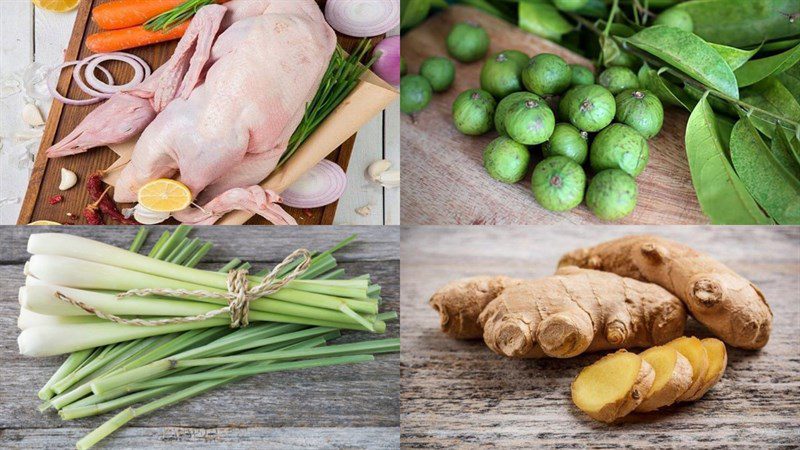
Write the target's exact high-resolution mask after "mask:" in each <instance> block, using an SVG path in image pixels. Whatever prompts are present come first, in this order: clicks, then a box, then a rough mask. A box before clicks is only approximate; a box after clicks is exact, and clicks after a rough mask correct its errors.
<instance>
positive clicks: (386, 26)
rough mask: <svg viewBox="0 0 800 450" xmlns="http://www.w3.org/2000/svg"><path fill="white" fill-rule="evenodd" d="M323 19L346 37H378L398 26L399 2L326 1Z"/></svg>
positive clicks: (383, 0)
mask: <svg viewBox="0 0 800 450" xmlns="http://www.w3.org/2000/svg"><path fill="white" fill-rule="evenodd" d="M325 19H327V21H328V23H329V24H330V25H331V27H333V29H335V30H336V31H338V32H340V33H343V34H346V35H348V36H353V37H371V36H378V35H380V34H384V33H386V32H388V31H390V30H391V29H393V28H394V27H396V26H398V25H399V24H400V0H381V1H375V0H328V2H327V3H326V4H325Z"/></svg>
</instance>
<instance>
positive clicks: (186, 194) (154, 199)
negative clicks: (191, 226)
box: [138, 178, 192, 212]
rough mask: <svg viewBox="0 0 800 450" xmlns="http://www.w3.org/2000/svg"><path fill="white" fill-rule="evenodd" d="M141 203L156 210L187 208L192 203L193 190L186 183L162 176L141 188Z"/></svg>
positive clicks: (151, 209)
mask: <svg viewBox="0 0 800 450" xmlns="http://www.w3.org/2000/svg"><path fill="white" fill-rule="evenodd" d="M138 197H139V204H140V205H142V206H143V207H145V208H147V209H149V210H150V211H155V212H173V211H180V210H182V209H186V208H187V207H188V206H189V205H191V204H192V192H191V191H189V188H188V187H186V185H185V184H183V183H181V182H179V181H175V180H171V179H169V178H160V179H158V180H153V181H151V182H149V183H147V184H145V185H144V186H142V187H141V188H140V189H139V193H138Z"/></svg>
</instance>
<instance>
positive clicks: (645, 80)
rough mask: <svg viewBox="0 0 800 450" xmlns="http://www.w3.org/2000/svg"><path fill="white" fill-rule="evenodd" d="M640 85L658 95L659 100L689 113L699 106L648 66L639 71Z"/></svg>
mask: <svg viewBox="0 0 800 450" xmlns="http://www.w3.org/2000/svg"><path fill="white" fill-rule="evenodd" d="M639 83H641V84H642V87H643V88H644V89H646V90H648V91H650V92H652V93H654V94H655V95H656V97H658V99H659V100H661V101H662V102H664V103H668V104H670V105H673V106H682V107H684V108H686V110H687V111H690V112H691V111H692V110H693V109H694V106H695V105H696V104H697V102H696V101H694V100H692V98H691V97H689V96H688V95H686V93H685V92H683V91H682V90H681V88H679V87H678V86H676V85H674V84H672V83H671V82H669V81H667V80H665V79H664V78H662V77H661V76H660V75H658V72H656V71H655V70H653V69H651V68H650V67H648V66H647V65H646V64H645V65H644V66H642V67H641V68H640V69H639Z"/></svg>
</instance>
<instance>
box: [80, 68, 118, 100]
mask: <svg viewBox="0 0 800 450" xmlns="http://www.w3.org/2000/svg"><path fill="white" fill-rule="evenodd" d="M86 61H87V60H86V59H83V60H81V61H79V62H78V64H75V68H74V69H72V79H73V80H75V84H77V85H78V88H80V90H82V91H83V92H85V93H87V94H89V95H91V96H92V97H95V98H111V96H112V95H113V94H110V93H106V92H99V91H96V90H94V89H92V88H91V87H89V85H88V84H87V83H86V82H85V81H83V76H81V70H82V69H83V66H85V65H86ZM98 68H99V69H100V71H101V72H103V74H105V75H106V78H108V82H109V83H112V84H113V83H114V77H113V76H112V75H111V72H109V71H108V69H106V68H105V67H102V66H101V67H98ZM88 73H89V69H86V70H85V71H84V74H88Z"/></svg>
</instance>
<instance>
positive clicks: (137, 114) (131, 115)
mask: <svg viewBox="0 0 800 450" xmlns="http://www.w3.org/2000/svg"><path fill="white" fill-rule="evenodd" d="M335 48H336V35H335V33H334V31H333V30H332V29H331V28H330V26H329V25H328V24H327V22H325V18H324V17H323V15H322V12H321V11H320V9H319V7H318V6H317V4H316V2H315V1H314V0H233V1H231V2H229V3H226V4H225V5H224V6H223V5H209V6H205V7H203V8H202V9H200V11H198V13H197V14H196V15H195V17H194V18H193V19H192V21H191V24H190V26H189V29H188V30H187V32H186V34H185V35H184V36H183V38H182V39H181V40H180V42H179V43H178V46H177V48H176V50H175V53H174V54H173V56H172V57H171V58H170V59H169V61H167V62H166V63H165V64H164V65H163V66H161V67H159V68H158V70H156V71H155V72H153V74H152V75H151V76H150V77H149V78H147V79H146V80H145V81H144V82H143V83H142V84H141V85H139V86H137V87H136V88H135V89H132V90H130V91H126V92H121V93H118V94H116V95H114V96H113V97H111V98H110V99H109V100H108V101H106V102H105V103H104V104H103V105H100V106H99V107H98V108H97V109H95V110H94V111H92V112H91V113H90V114H89V115H87V117H86V119H84V121H83V122H82V123H81V124H80V125H78V127H77V128H76V129H75V130H74V131H73V132H72V133H70V134H69V135H68V136H67V137H65V138H64V139H63V140H62V141H61V142H59V143H57V144H56V145H54V146H53V147H51V148H49V149H48V150H47V156H48V157H60V156H66V155H72V154H76V153H81V152H84V151H86V150H88V149H90V148H93V147H99V146H104V145H109V144H115V143H120V142H124V141H126V140H128V139H130V138H132V137H134V136H136V135H137V134H138V133H140V132H141V133H142V134H141V136H140V138H139V140H138V142H137V143H136V147H135V149H134V152H133V155H132V158H131V161H130V163H128V164H127V165H126V166H125V168H124V169H123V170H122V173H121V174H120V178H119V180H118V182H117V184H116V189H115V191H114V200H116V201H118V202H133V201H135V200H136V193H137V191H138V190H139V187H141V186H142V185H144V184H145V183H147V182H149V181H151V180H154V179H157V178H173V177H175V176H176V175H177V179H178V180H179V181H181V182H182V183H184V184H186V186H188V187H189V189H190V190H191V192H192V194H193V195H194V196H195V203H198V204H202V205H206V204H208V205H209V206H210V208H208V209H207V208H205V207H204V208H202V209H199V210H198V211H192V210H187V211H182V212H181V213H180V214H176V217H177V218H178V219H179V220H180V219H181V218H184V219H186V220H188V221H191V222H198V221H199V222H202V223H213V221H215V220H216V219H218V218H219V217H220V214H219V211H225V210H228V211H229V210H233V209H248V210H249V211H251V212H253V213H256V214H259V215H261V216H263V217H265V218H267V219H268V220H271V221H273V222H274V223H284V222H285V223H294V220H293V219H292V218H291V216H289V215H288V214H286V213H285V212H283V210H281V208H280V207H279V206H278V205H277V204H276V202H278V201H279V199H280V197H279V196H278V195H277V194H276V193H274V192H266V193H265V195H263V196H261V195H256V196H255V197H254V195H255V194H254V189H253V188H255V189H256V190H257V189H261V188H260V187H258V186H257V184H258V183H260V182H261V181H262V180H263V179H264V178H265V177H266V176H267V175H268V174H269V173H271V172H272V171H273V170H274V169H275V166H276V165H277V163H278V160H279V159H280V156H281V154H282V153H283V152H284V150H285V149H286V147H287V145H288V141H289V138H290V137H291V135H292V133H293V132H294V130H295V129H296V128H297V125H298V124H299V123H300V121H301V119H302V117H303V113H304V112H305V108H306V105H307V103H308V102H309V101H311V99H312V98H313V97H314V94H315V93H316V91H317V88H318V86H319V83H320V82H321V80H322V76H323V75H324V72H325V70H326V68H327V66H328V63H329V61H330V59H331V56H332V54H333V52H334V50H335ZM232 189H240V190H237V191H233V192H231V193H230V194H228V195H225V194H226V191H229V190H232ZM241 189H244V191H246V192H247V194H245V192H243V191H242V190H241ZM261 190H262V191H263V189H261ZM200 218H202V220H200Z"/></svg>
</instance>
